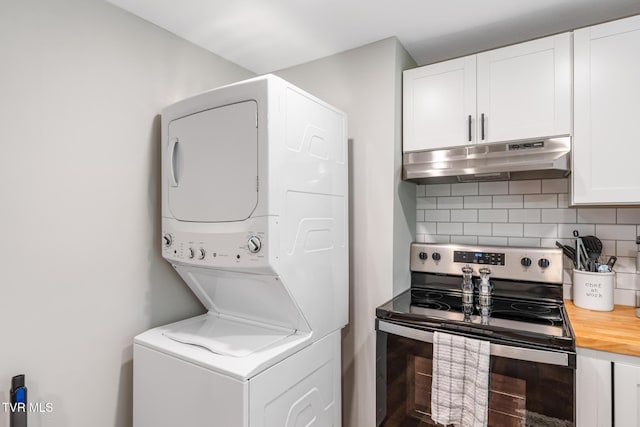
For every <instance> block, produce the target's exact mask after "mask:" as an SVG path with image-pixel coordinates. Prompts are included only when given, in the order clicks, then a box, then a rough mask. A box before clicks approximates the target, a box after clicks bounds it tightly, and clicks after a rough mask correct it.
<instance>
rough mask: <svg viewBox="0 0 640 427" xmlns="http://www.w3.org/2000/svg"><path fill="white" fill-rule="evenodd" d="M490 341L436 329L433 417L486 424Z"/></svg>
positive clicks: (463, 426)
mask: <svg viewBox="0 0 640 427" xmlns="http://www.w3.org/2000/svg"><path fill="white" fill-rule="evenodd" d="M488 406H489V342H488V341H481V340H475V339H471V338H465V337H461V336H458V335H450V334H445V333H441V332H434V333H433V382H432V386H431V418H432V419H433V421H435V422H436V423H439V424H444V425H449V424H453V425H454V426H456V427H486V426H487V412H488Z"/></svg>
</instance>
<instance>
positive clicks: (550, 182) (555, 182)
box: [542, 178, 569, 193]
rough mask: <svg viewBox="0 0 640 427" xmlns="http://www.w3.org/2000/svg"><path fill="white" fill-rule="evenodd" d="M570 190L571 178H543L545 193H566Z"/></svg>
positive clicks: (543, 190)
mask: <svg viewBox="0 0 640 427" xmlns="http://www.w3.org/2000/svg"><path fill="white" fill-rule="evenodd" d="M567 191H569V180H568V179H567V178H560V179H543V180H542V192H543V193H566V192H567Z"/></svg>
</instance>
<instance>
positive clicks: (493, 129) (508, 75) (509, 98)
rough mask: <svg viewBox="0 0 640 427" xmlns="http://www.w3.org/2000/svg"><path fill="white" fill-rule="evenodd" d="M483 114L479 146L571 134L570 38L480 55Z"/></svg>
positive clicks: (480, 110) (554, 38)
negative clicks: (480, 144) (487, 143)
mask: <svg viewBox="0 0 640 427" xmlns="http://www.w3.org/2000/svg"><path fill="white" fill-rule="evenodd" d="M478 115H479V120H480V123H479V126H480V138H481V139H480V142H497V141H510V140H516V139H525V138H537V137H545V136H559V135H569V134H571V35H570V34H569V33H564V34H559V35H557V36H552V37H545V38H543V39H539V40H533V41H530V42H526V43H520V44H516V45H513V46H508V47H505V48H502V49H496V50H492V51H489V52H484V53H481V54H478ZM482 117H484V124H483V123H482ZM483 126H484V139H482V127H483Z"/></svg>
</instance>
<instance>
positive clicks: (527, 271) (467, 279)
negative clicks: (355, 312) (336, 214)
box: [376, 243, 576, 427]
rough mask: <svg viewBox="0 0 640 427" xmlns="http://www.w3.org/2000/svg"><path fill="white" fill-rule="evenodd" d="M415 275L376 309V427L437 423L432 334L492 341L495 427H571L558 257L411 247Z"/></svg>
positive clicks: (571, 367)
mask: <svg viewBox="0 0 640 427" xmlns="http://www.w3.org/2000/svg"><path fill="white" fill-rule="evenodd" d="M411 271H412V274H411V289H409V290H407V291H406V292H404V293H402V294H400V295H398V296H397V297H396V298H394V299H393V300H391V301H389V302H387V303H386V304H384V305H382V306H380V307H378V308H377V310H376V316H377V319H376V330H377V411H378V413H377V420H378V425H384V426H435V425H436V424H435V423H434V422H433V421H432V420H431V416H430V399H431V364H432V360H433V346H432V344H431V343H432V342H433V332H435V331H439V332H445V333H449V334H454V335H462V336H466V337H471V338H475V339H480V340H486V341H489V342H490V352H491V359H490V372H491V374H490V390H489V421H488V425H489V426H495V427H508V426H558V427H560V426H562V427H566V426H573V425H574V423H575V387H574V384H575V366H576V355H575V340H574V336H573V332H572V330H571V325H570V324H569V321H568V317H567V314H566V311H565V309H564V305H563V299H562V294H563V291H562V278H563V253H562V250H561V249H558V248H522V247H497V246H492V247H489V246H487V247H480V246H465V245H449V244H422V243H414V244H412V247H411Z"/></svg>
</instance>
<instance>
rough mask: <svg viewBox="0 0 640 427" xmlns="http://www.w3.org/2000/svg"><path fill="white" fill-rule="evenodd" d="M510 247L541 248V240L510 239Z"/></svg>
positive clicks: (527, 238) (526, 238) (528, 238)
mask: <svg viewBox="0 0 640 427" xmlns="http://www.w3.org/2000/svg"><path fill="white" fill-rule="evenodd" d="M509 246H527V247H531V248H539V247H540V239H534V238H531V237H509Z"/></svg>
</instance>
